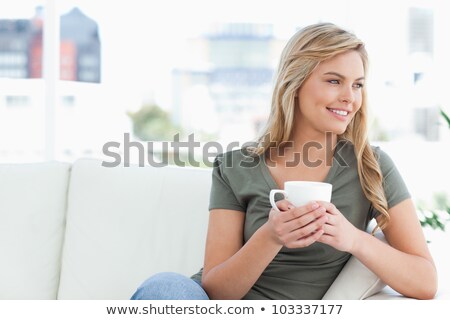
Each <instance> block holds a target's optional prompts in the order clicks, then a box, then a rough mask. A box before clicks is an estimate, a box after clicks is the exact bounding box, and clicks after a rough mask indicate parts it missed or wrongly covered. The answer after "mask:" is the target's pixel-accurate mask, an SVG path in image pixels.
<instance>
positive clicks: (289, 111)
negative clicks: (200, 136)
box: [134, 23, 437, 299]
mask: <svg viewBox="0 0 450 320" xmlns="http://www.w3.org/2000/svg"><path fill="white" fill-rule="evenodd" d="M367 64H368V61H367V53H366V51H365V49H364V44H363V43H362V42H361V41H360V40H359V39H357V38H356V37H355V36H354V35H353V34H351V33H349V32H347V31H345V30H342V29H340V28H338V27H337V26H335V25H333V24H329V23H321V24H315V25H311V26H308V27H306V28H304V29H302V30H300V31H299V32H297V33H296V34H295V35H294V36H293V37H292V38H291V40H290V41H289V42H288V44H287V46H286V47H285V49H284V51H283V53H282V57H281V61H280V65H279V70H278V76H277V81H276V84H275V88H274V92H273V97H272V108H271V114H270V117H269V122H268V125H267V128H266V130H265V132H264V133H263V134H262V136H261V138H260V139H259V140H258V145H257V148H253V149H251V150H249V149H247V150H244V149H243V150H238V151H232V152H228V153H226V154H224V155H222V156H220V157H218V158H217V159H216V162H215V166H214V170H213V184H212V190H211V198H210V220H209V226H208V237H207V242H206V252H205V261H204V268H203V269H202V271H200V272H199V273H198V274H196V275H194V276H193V277H192V279H193V280H194V281H192V280H191V279H187V278H183V277H182V276H179V275H174V274H160V275H157V276H155V277H153V278H150V279H149V280H148V281H147V282H146V283H144V285H143V286H141V288H140V289H138V292H137V293H136V294H135V296H134V298H141V299H157V298H161V299H170V298H174V297H173V296H172V295H171V294H169V296H167V295H166V296H163V297H161V296H159V297H158V295H157V294H156V295H155V292H156V291H158V289H157V288H162V287H164V288H165V289H164V292H175V291H177V292H181V291H183V290H180V289H178V288H179V286H189V288H188V289H187V290H184V291H183V292H185V293H183V294H182V296H181V297H179V298H181V299H189V298H192V299H201V298H205V299H206V298H208V297H209V298H210V299H321V298H322V296H323V295H324V294H325V292H326V291H327V289H328V288H329V287H330V285H331V284H332V283H333V281H334V279H335V278H336V277H337V275H338V274H339V272H340V271H341V269H342V267H343V266H344V265H345V263H346V262H347V260H348V259H349V257H350V256H351V255H354V256H355V257H357V258H358V259H359V260H360V261H361V262H362V263H363V264H365V265H366V266H367V267H368V268H369V269H370V270H372V271H373V272H374V273H375V274H377V275H378V276H379V277H380V278H381V279H382V280H383V281H384V282H385V283H386V284H388V285H389V286H391V287H392V288H393V289H395V290H397V291H398V292H400V293H402V294H403V295H405V296H409V297H413V298H418V299H431V298H433V297H434V295H435V293H436V290H437V288H436V287H437V280H436V279H437V275H436V269H435V266H434V263H433V259H432V257H431V255H430V253H429V251H428V248H427V245H426V241H425V239H424V236H423V233H422V230H421V226H420V223H419V221H418V218H417V215H416V212H415V209H414V204H413V202H412V200H411V198H410V195H409V193H408V190H407V188H406V186H405V184H404V182H403V180H402V178H401V176H400V175H399V173H398V171H397V169H396V168H395V165H394V164H393V162H392V161H391V159H390V158H389V157H388V156H387V155H386V154H385V153H384V152H383V151H381V150H380V149H379V148H373V147H371V146H370V145H369V143H368V139H367V112H368V111H367V103H366V96H367V95H366V90H365V87H364V82H365V78H366V76H367V67H368V66H367ZM331 156H332V157H331ZM249 159H252V160H251V161H249ZM330 159H331V160H330ZM249 164H251V165H249ZM288 180H306V181H323V182H328V183H331V184H332V185H333V194H332V199H331V203H328V202H321V201H317V202H312V203H309V204H307V205H305V206H300V207H294V206H293V205H292V204H291V203H289V202H288V201H287V200H280V201H278V202H277V206H278V208H279V210H280V212H277V211H275V210H274V209H271V205H270V202H269V198H268V194H269V192H270V190H271V189H280V188H282V187H283V185H284V182H285V181H288ZM372 218H376V221H377V225H378V227H379V228H381V229H382V230H383V233H384V234H385V237H386V239H387V240H388V242H389V244H390V245H386V244H384V243H382V242H381V241H379V240H378V239H377V238H375V237H373V236H372V235H370V234H368V233H366V232H365V231H364V230H365V229H366V227H367V224H368V222H369V220H370V219H372ZM200 283H201V286H200V285H199V284H200ZM169 284H170V286H176V287H171V288H172V289H169V290H168V289H167V286H168V285H169ZM175 288H177V289H175Z"/></svg>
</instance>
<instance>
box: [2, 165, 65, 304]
mask: <svg viewBox="0 0 450 320" xmlns="http://www.w3.org/2000/svg"><path fill="white" fill-rule="evenodd" d="M69 172H70V165H69V164H64V163H57V162H48V163H40V164H2V165H0V221H1V222H0V254H1V263H0V284H1V285H0V299H56V296H57V289H58V284H59V273H60V259H61V246H62V241H63V236H64V225H65V209H66V195H67V185H68V180H69Z"/></svg>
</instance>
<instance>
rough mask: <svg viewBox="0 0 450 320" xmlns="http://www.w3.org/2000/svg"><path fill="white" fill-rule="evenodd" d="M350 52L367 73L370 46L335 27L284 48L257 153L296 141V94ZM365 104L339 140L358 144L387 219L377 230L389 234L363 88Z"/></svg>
mask: <svg viewBox="0 0 450 320" xmlns="http://www.w3.org/2000/svg"><path fill="white" fill-rule="evenodd" d="M349 50H355V51H357V52H358V53H359V54H360V56H361V59H362V62H363V66H364V73H365V74H367V69H368V57H367V52H366V50H365V48H364V43H363V42H362V41H361V40H359V39H358V38H357V37H356V36H355V35H354V34H352V33H350V32H348V31H346V30H343V29H341V28H339V27H337V26H336V25H334V24H331V23H318V24H314V25H310V26H308V27H306V28H304V29H302V30H300V31H298V32H297V33H296V34H295V35H294V36H293V37H292V38H291V39H290V40H289V42H288V43H287V45H286V47H285V48H284V50H283V52H282V55H281V59H280V64H279V67H278V73H277V78H276V82H275V86H274V90H273V95H272V106H271V111H270V116H269V119H268V123H267V125H266V127H265V129H264V131H263V133H262V134H261V135H260V137H259V138H258V140H257V143H258V147H257V148H255V149H254V153H256V154H257V155H261V154H263V153H265V152H266V151H267V150H268V149H269V148H271V147H277V148H278V147H280V146H282V145H283V144H285V143H287V142H288V141H289V139H290V138H291V135H292V132H293V129H294V112H295V109H296V107H295V106H296V103H295V99H296V94H297V92H298V90H299V88H300V87H301V86H302V84H303V82H304V81H305V80H306V79H307V78H308V77H309V75H310V74H311V73H312V72H313V71H314V69H315V68H316V67H317V66H318V65H319V63H320V62H321V61H324V60H327V59H329V58H332V57H334V56H336V55H338V54H340V53H343V52H347V51H349ZM362 90H363V91H362V105H361V108H360V109H359V111H358V112H357V113H356V114H355V115H354V117H353V119H352V121H351V122H350V123H349V125H348V127H347V129H346V131H345V132H344V133H343V134H341V135H338V139H345V140H348V141H350V142H352V143H353V145H354V148H355V156H356V159H357V164H358V174H359V180H360V183H361V186H362V189H363V192H364V194H365V196H366V197H367V199H368V200H369V201H370V202H371V204H372V206H373V207H374V208H375V210H377V211H378V212H379V213H380V214H381V216H380V217H381V219H380V221H379V222H378V224H377V227H376V228H375V229H374V230H373V233H374V232H375V230H376V229H378V228H380V229H384V228H385V227H386V225H387V223H388V221H389V214H388V212H387V208H388V206H387V200H386V197H385V194H384V190H383V185H382V182H383V176H382V173H381V169H380V166H379V164H378V162H377V159H376V156H375V154H374V152H373V151H372V148H371V146H370V144H369V141H368V134H367V126H368V125H367V116H368V110H367V92H366V89H365V86H364V87H363V88H362Z"/></svg>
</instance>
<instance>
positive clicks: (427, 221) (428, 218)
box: [417, 192, 450, 231]
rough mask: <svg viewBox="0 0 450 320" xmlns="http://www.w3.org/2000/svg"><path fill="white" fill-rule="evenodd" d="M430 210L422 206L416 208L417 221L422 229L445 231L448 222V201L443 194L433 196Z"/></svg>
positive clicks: (449, 205)
mask: <svg viewBox="0 0 450 320" xmlns="http://www.w3.org/2000/svg"><path fill="white" fill-rule="evenodd" d="M433 202H434V204H433V206H432V209H429V208H426V207H428V206H424V205H423V204H419V205H418V206H417V210H418V214H419V220H420V224H421V225H422V227H427V228H431V229H433V230H441V231H445V226H446V224H447V222H448V221H450V201H449V200H448V196H447V194H446V193H444V192H438V193H435V194H434V195H433Z"/></svg>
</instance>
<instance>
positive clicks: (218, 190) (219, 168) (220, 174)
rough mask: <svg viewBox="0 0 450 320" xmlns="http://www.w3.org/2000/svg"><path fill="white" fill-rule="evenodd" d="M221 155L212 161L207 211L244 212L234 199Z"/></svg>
mask: <svg viewBox="0 0 450 320" xmlns="http://www.w3.org/2000/svg"><path fill="white" fill-rule="evenodd" d="M223 157H224V156H223V155H219V156H217V157H216V158H215V159H214V165H213V171H212V183H211V193H210V197H209V210H212V209H229V210H237V211H242V212H245V209H244V208H243V206H242V205H241V204H240V203H239V201H238V200H237V198H236V195H235V193H234V192H233V189H232V188H231V186H230V182H229V180H228V177H227V176H226V173H225V172H224V171H226V170H224V169H225V163H226V161H224V160H223Z"/></svg>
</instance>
